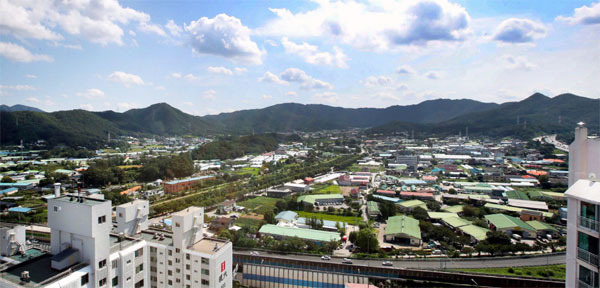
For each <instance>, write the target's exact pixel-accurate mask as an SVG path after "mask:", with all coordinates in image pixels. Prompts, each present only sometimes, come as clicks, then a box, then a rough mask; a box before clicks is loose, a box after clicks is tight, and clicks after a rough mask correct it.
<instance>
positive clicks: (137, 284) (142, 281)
mask: <svg viewBox="0 0 600 288" xmlns="http://www.w3.org/2000/svg"><path fill="white" fill-rule="evenodd" d="M141 287H144V279H142V280H140V281H138V282H137V283H135V288H141Z"/></svg>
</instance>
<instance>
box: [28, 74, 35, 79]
mask: <svg viewBox="0 0 600 288" xmlns="http://www.w3.org/2000/svg"><path fill="white" fill-rule="evenodd" d="M25 78H29V79H35V78H37V76H35V74H26V75H25Z"/></svg>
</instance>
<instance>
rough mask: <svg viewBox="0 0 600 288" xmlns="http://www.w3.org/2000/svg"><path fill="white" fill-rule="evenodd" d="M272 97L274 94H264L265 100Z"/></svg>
mask: <svg viewBox="0 0 600 288" xmlns="http://www.w3.org/2000/svg"><path fill="white" fill-rule="evenodd" d="M271 98H273V96H271V95H268V94H263V95H262V99H263V100H268V99H271Z"/></svg>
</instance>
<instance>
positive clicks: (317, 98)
mask: <svg viewBox="0 0 600 288" xmlns="http://www.w3.org/2000/svg"><path fill="white" fill-rule="evenodd" d="M311 99H312V101H313V102H315V103H327V104H339V102H340V97H339V96H338V94H337V93H334V92H321V93H316V94H314V95H313V96H312V97H311Z"/></svg>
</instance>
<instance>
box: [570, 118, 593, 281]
mask: <svg viewBox="0 0 600 288" xmlns="http://www.w3.org/2000/svg"><path fill="white" fill-rule="evenodd" d="M598 176H600V138H598V137H589V136H588V131H587V128H586V127H585V126H584V125H583V123H580V124H579V125H578V127H577V128H576V129H575V140H574V141H573V143H571V145H569V189H568V190H567V192H566V193H565V195H566V196H567V199H568V203H567V205H568V219H567V261H566V262H567V272H566V287H581V288H587V287H599V273H598V272H599V270H598V269H599V267H600V258H599V257H598V255H599V253H600V222H599V219H600V182H599V180H600V179H598Z"/></svg>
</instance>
